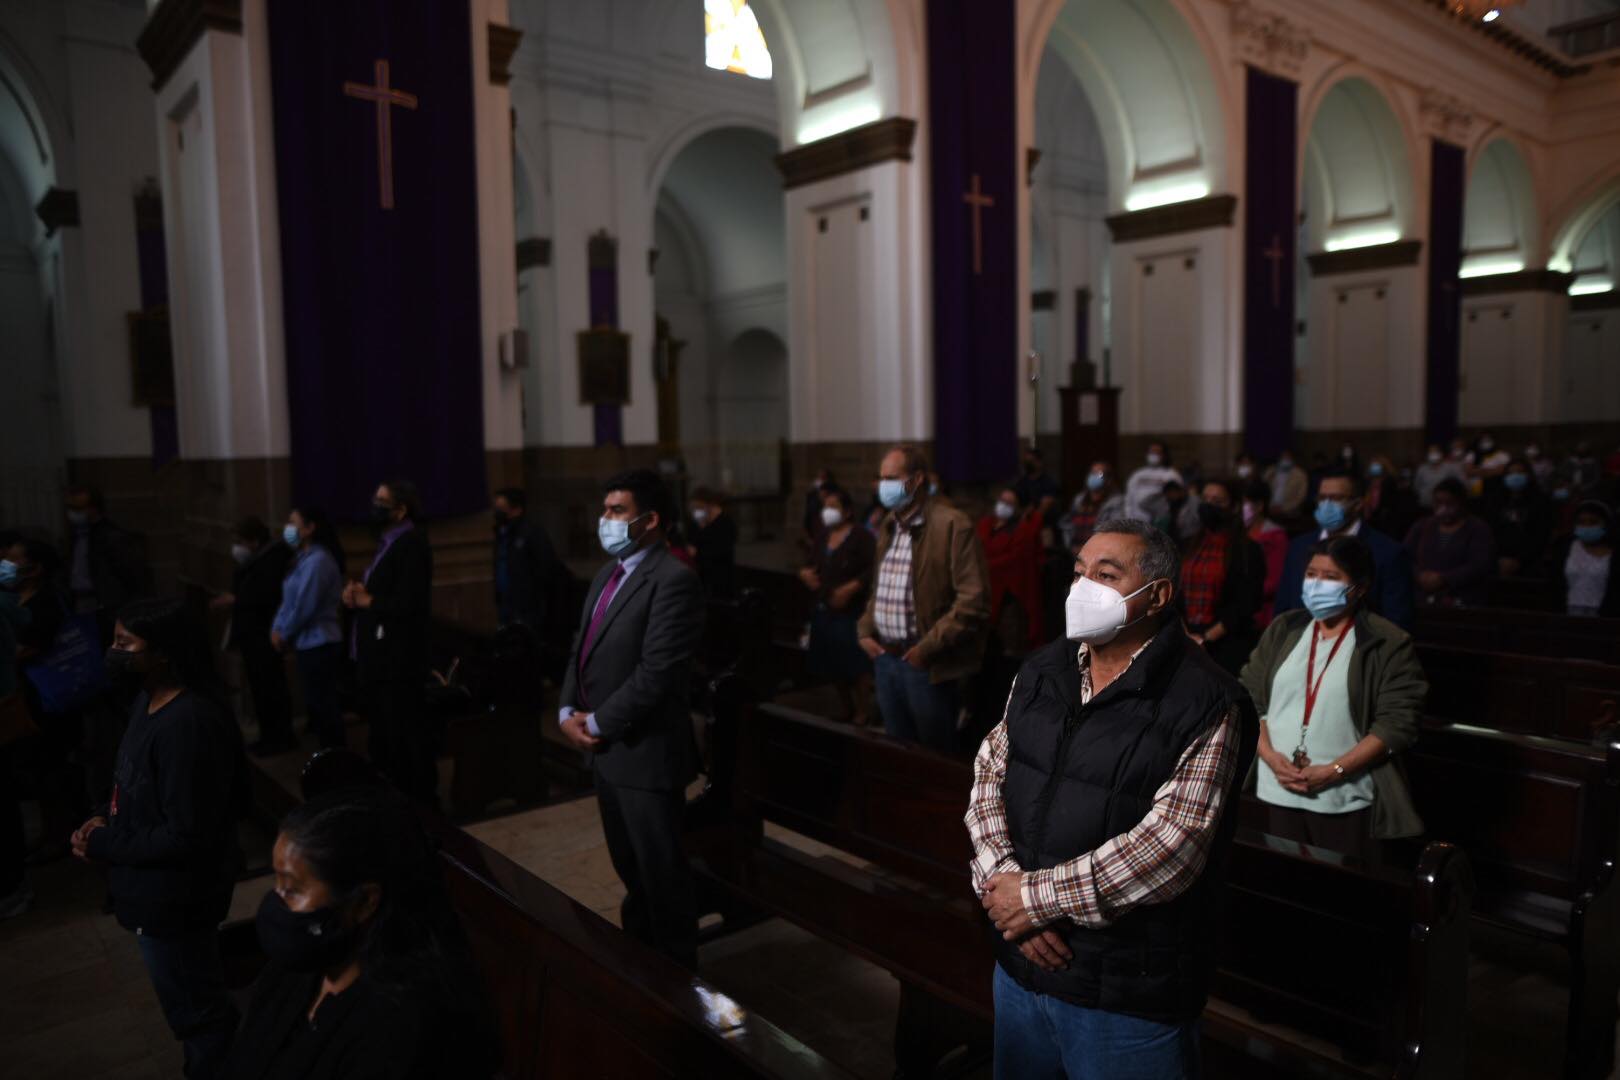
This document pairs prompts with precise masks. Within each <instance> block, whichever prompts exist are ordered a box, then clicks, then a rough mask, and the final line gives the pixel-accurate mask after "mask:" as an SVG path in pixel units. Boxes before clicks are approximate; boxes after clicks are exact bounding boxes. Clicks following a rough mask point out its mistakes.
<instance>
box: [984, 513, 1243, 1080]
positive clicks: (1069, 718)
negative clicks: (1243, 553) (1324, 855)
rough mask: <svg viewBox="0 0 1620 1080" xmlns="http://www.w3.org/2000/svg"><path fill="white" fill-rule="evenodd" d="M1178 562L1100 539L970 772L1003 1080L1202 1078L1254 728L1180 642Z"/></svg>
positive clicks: (1158, 544)
mask: <svg viewBox="0 0 1620 1080" xmlns="http://www.w3.org/2000/svg"><path fill="white" fill-rule="evenodd" d="M1180 564H1181V559H1180V556H1179V554H1178V552H1177V548H1176V543H1175V541H1174V540H1172V539H1171V538H1170V537H1169V536H1166V535H1165V534H1164V533H1163V532H1161V531H1160V530H1158V529H1156V528H1154V527H1153V526H1151V525H1148V524H1146V523H1144V522H1140V521H1129V520H1127V521H1112V522H1108V523H1106V524H1104V525H1101V526H1099V527H1098V529H1097V531H1096V532H1095V533H1093V534H1092V537H1091V539H1090V540H1088V541H1087V542H1086V545H1085V547H1083V548H1082V549H1081V550H1080V554H1079V556H1078V558H1076V560H1075V565H1074V587H1073V589H1072V590H1071V591H1070V593H1069V599H1068V602H1067V604H1066V605H1065V612H1064V614H1065V619H1064V621H1065V629H1066V633H1065V640H1062V641H1057V642H1054V643H1052V644H1051V645H1048V646H1046V647H1044V648H1042V649H1039V650H1037V651H1036V652H1034V653H1031V654H1030V656H1029V657H1028V659H1027V660H1026V661H1025V663H1024V666H1023V668H1022V670H1020V671H1019V673H1018V678H1017V680H1016V681H1015V682H1014V683H1013V688H1012V694H1011V695H1010V696H1009V697H1008V699H1007V709H1006V712H1005V714H1004V715H1003V718H1002V721H1001V723H1000V724H998V725H997V726H996V728H995V730H994V731H992V732H991V733H990V735H989V736H988V737H987V738H986V739H985V741H984V744H983V745H982V746H981V747H980V748H979V754H978V757H977V759H976V760H975V762H974V770H973V771H974V782H973V793H972V798H971V801H970V803H969V806H968V814H967V827H968V832H969V834H970V835H971V837H972V839H973V850H974V858H973V865H972V869H973V883H974V888H975V890H976V891H977V892H978V893H979V896H980V898H981V899H982V901H983V903H984V906H985V909H986V910H987V911H988V912H989V914H990V919H991V921H992V922H993V923H994V924H995V926H996V929H997V930H999V931H1000V932H1001V941H1000V942H998V949H997V952H998V956H997V960H998V963H997V965H996V972H995V1008H996V1024H995V1032H996V1034H995V1072H996V1075H997V1076H998V1077H1013V1076H1055V1075H1065V1074H1066V1075H1069V1076H1125V1075H1130V1076H1142V1077H1181V1076H1195V1075H1197V1074H1198V1026H1197V1021H1198V1015H1199V1013H1200V1012H1201V1011H1202V1010H1203V1007H1204V999H1205V997H1206V995H1207V991H1208V985H1209V976H1210V972H1211V970H1212V967H1213V945H1214V925H1213V924H1214V918H1215V911H1216V898H1217V893H1218V891H1219V888H1220V884H1221V868H1222V865H1223V863H1224V859H1225V851H1226V848H1227V846H1228V844H1229V843H1230V841H1231V837H1232V831H1233V829H1234V828H1235V827H1236V824H1237V814H1236V813H1235V812H1229V804H1230V803H1231V802H1233V801H1234V800H1235V799H1236V798H1237V794H1238V788H1239V785H1240V784H1241V783H1242V781H1243V777H1244V776H1245V775H1246V774H1247V773H1248V770H1249V765H1250V763H1251V762H1252V761H1253V760H1254V751H1255V742H1256V739H1257V737H1258V732H1259V724H1258V721H1257V719H1256V716H1255V710H1254V705H1253V703H1252V702H1251V701H1250V700H1249V696H1248V694H1247V693H1246V692H1245V691H1244V689H1243V687H1242V686H1241V685H1240V684H1239V683H1238V682H1237V680H1235V679H1233V678H1232V677H1231V676H1229V675H1227V674H1226V673H1225V672H1224V671H1222V670H1221V669H1220V668H1219V667H1218V666H1217V665H1216V664H1215V662H1214V661H1212V660H1211V659H1209V657H1208V655H1207V654H1206V653H1205V652H1204V650H1203V649H1201V648H1199V647H1198V646H1197V645H1195V644H1193V642H1192V641H1191V640H1190V639H1189V638H1188V637H1187V635H1186V634H1185V633H1184V632H1183V630H1182V628H1181V624H1180V618H1179V615H1178V613H1177V610H1176V592H1177V583H1178V581H1179V580H1180Z"/></svg>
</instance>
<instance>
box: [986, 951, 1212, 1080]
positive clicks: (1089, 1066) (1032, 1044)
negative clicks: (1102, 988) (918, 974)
mask: <svg viewBox="0 0 1620 1080" xmlns="http://www.w3.org/2000/svg"><path fill="white" fill-rule="evenodd" d="M995 996H996V1049H995V1063H996V1065H995V1068H996V1077H997V1080H1044V1078H1047V1077H1051V1078H1062V1077H1068V1078H1070V1080H1180V1078H1183V1077H1186V1078H1189V1080H1196V1077H1198V1076H1199V1075H1200V1069H1199V1060H1198V1021H1196V1020H1194V1021H1192V1022H1191V1023H1187V1024H1159V1023H1155V1022H1154V1021H1152V1020H1142V1019H1140V1018H1138V1017H1135V1016H1126V1015H1124V1014H1122V1013H1111V1012H1104V1011H1103V1010H1101V1009H1086V1008H1082V1007H1081V1006H1079V1005H1071V1004H1069V1003H1068V1002H1067V1001H1062V1000H1060V999H1058V998H1055V997H1052V996H1051V995H1049V994H1035V993H1031V992H1030V991H1028V990H1025V989H1024V988H1023V987H1022V986H1019V985H1018V983H1017V981H1016V980H1014V979H1013V977H1012V976H1011V975H1008V974H1007V973H1006V972H1005V971H1004V970H1002V967H1001V965H1000V964H997V965H996V978H995Z"/></svg>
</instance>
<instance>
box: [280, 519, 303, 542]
mask: <svg viewBox="0 0 1620 1080" xmlns="http://www.w3.org/2000/svg"><path fill="white" fill-rule="evenodd" d="M281 542H282V543H283V544H286V545H287V546H288V547H290V548H295V547H297V546H298V545H299V544H302V543H303V542H304V538H303V537H302V536H299V535H298V526H296V525H294V524H293V523H292V522H290V521H289V522H287V524H285V525H283V526H282V527H281Z"/></svg>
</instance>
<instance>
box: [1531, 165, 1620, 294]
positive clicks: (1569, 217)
mask: <svg viewBox="0 0 1620 1080" xmlns="http://www.w3.org/2000/svg"><path fill="white" fill-rule="evenodd" d="M1616 205H1620V163H1616V165H1615V167H1614V168H1613V169H1611V170H1610V171H1609V172H1608V173H1607V174H1605V175H1603V176H1600V177H1599V178H1597V179H1595V180H1593V181H1592V182H1590V183H1588V184H1587V185H1585V186H1584V187H1583V188H1582V189H1581V190H1580V191H1579V192H1577V193H1576V195H1575V196H1574V197H1573V198H1571V199H1570V200H1569V201H1568V202H1567V203H1566V204H1565V206H1564V207H1562V208H1560V211H1559V213H1558V214H1557V215H1556V216H1555V217H1554V220H1555V221H1560V222H1562V224H1561V225H1559V226H1558V228H1557V229H1556V230H1555V231H1554V233H1553V243H1552V254H1551V257H1550V258H1549V259H1548V260H1547V265H1548V267H1549V268H1551V269H1553V270H1559V271H1563V272H1565V273H1568V272H1569V271H1571V270H1573V269H1574V266H1575V255H1576V253H1577V252H1578V251H1579V250H1580V248H1581V245H1582V244H1584V243H1585V241H1586V238H1587V235H1588V234H1589V233H1590V232H1591V231H1592V229H1593V228H1594V227H1596V225H1597V223H1598V222H1599V221H1600V220H1602V218H1603V215H1604V214H1606V213H1608V211H1609V210H1610V209H1611V208H1613V207H1614V206H1616Z"/></svg>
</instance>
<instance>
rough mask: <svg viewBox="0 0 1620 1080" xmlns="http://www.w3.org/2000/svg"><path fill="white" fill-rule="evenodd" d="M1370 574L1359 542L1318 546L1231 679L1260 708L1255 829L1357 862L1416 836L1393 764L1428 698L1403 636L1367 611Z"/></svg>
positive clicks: (1418, 828)
mask: <svg viewBox="0 0 1620 1080" xmlns="http://www.w3.org/2000/svg"><path fill="white" fill-rule="evenodd" d="M1374 575H1375V570H1374V562H1373V555H1372V551H1371V550H1370V549H1369V548H1368V547H1367V545H1366V544H1365V543H1364V542H1363V541H1361V540H1360V539H1358V538H1356V537H1354V536H1340V537H1335V538H1333V539H1329V540H1323V541H1321V542H1319V543H1318V544H1317V545H1316V546H1315V547H1314V548H1313V549H1312V553H1311V560H1310V562H1309V563H1308V564H1307V566H1306V569H1305V582H1304V590H1303V595H1304V601H1305V607H1304V608H1303V609H1300V608H1295V609H1294V610H1292V611H1285V612H1283V613H1281V614H1280V615H1278V616H1277V617H1276V619H1275V620H1273V622H1272V624H1271V625H1270V626H1268V627H1267V628H1266V632H1265V633H1264V634H1263V635H1262V636H1261V638H1260V644H1259V645H1258V646H1257V647H1256V648H1255V650H1254V655H1253V656H1252V657H1251V658H1250V660H1249V663H1248V664H1247V666H1245V667H1244V669H1243V676H1242V678H1243V685H1244V686H1245V687H1246V688H1247V689H1248V691H1249V694H1250V696H1251V697H1252V698H1253V699H1254V703H1255V707H1256V708H1257V709H1258V710H1259V712H1260V746H1259V752H1258V755H1257V756H1258V759H1259V764H1257V766H1256V768H1255V780H1254V783H1255V787H1254V790H1255V793H1256V795H1257V796H1258V797H1259V799H1260V801H1261V802H1262V803H1264V804H1266V815H1267V824H1266V831H1267V832H1269V833H1271V834H1272V835H1274V836H1280V837H1283V838H1284V839H1288V840H1298V841H1300V842H1302V843H1307V844H1314V845H1316V846H1318V847H1325V848H1329V849H1332V850H1334V851H1339V852H1343V853H1345V854H1350V855H1356V856H1359V857H1361V858H1364V859H1376V858H1377V857H1378V855H1379V853H1380V841H1383V840H1388V839H1394V838H1396V837H1402V836H1416V835H1417V834H1419V833H1421V832H1422V831H1423V822H1422V820H1421V819H1420V818H1419V817H1418V814H1417V810H1416V809H1415V808H1414V806H1413V804H1412V796H1411V793H1410V792H1409V791H1408V790H1407V788H1406V781H1405V780H1404V779H1402V776H1401V772H1400V769H1399V768H1398V767H1397V766H1396V764H1395V762H1394V757H1395V755H1396V754H1399V753H1401V752H1403V751H1404V750H1406V748H1407V747H1409V746H1411V745H1412V743H1413V741H1414V740H1415V739H1416V738H1417V734H1418V719H1419V717H1420V716H1421V715H1422V711H1423V702H1424V699H1425V698H1426V697H1427V696H1428V692H1429V684H1428V681H1427V680H1426V679H1425V678H1424V675H1423V667H1422V665H1421V664H1419V663H1418V657H1417V650H1416V648H1415V647H1414V645H1413V643H1412V638H1411V635H1409V634H1407V633H1406V631H1404V630H1402V629H1401V628H1400V627H1398V626H1396V625H1395V624H1394V623H1392V622H1390V621H1389V620H1387V619H1385V618H1383V617H1382V616H1380V615H1374V614H1373V613H1372V612H1370V611H1368V610H1367V606H1366V603H1367V597H1368V595H1369V594H1371V592H1372V589H1373V584H1374Z"/></svg>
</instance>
